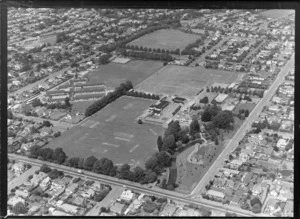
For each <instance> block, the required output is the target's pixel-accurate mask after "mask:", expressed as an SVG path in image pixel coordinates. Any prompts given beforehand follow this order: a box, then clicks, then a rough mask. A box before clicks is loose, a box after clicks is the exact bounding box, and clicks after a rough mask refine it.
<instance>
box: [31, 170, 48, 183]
mask: <svg viewBox="0 0 300 219" xmlns="http://www.w3.org/2000/svg"><path fill="white" fill-rule="evenodd" d="M46 177H47V174H46V173H44V172H39V174H34V175H33V177H32V179H31V183H32V184H33V185H38V184H39V183H40V182H41V181H42V180H43V179H44V178H46Z"/></svg>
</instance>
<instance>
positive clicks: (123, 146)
mask: <svg viewBox="0 0 300 219" xmlns="http://www.w3.org/2000/svg"><path fill="white" fill-rule="evenodd" d="M154 102H155V101H153V100H147V99H141V98H133V97H128V96H123V97H121V98H119V99H117V100H116V101H114V102H112V103H111V104H109V105H108V106H106V107H105V108H103V109H102V110H101V111H99V112H98V113H96V114H94V115H93V116H91V117H88V118H87V119H86V120H84V121H82V122H81V123H79V124H78V125H77V126H75V127H73V128H72V129H70V130H67V131H66V132H65V133H63V134H62V135H61V136H60V137H58V138H57V139H54V140H53V141H51V142H50V143H49V144H48V146H47V147H50V148H53V149H55V148H57V147H61V148H63V150H64V151H65V152H66V154H67V156H68V157H82V158H87V157H89V156H92V155H93V156H95V157H97V158H99V159H100V158H102V157H107V158H108V159H111V160H112V161H113V162H114V164H119V165H120V164H123V163H128V164H130V165H133V166H135V165H141V166H142V165H143V164H144V162H145V160H146V159H147V158H148V157H149V156H150V155H151V154H153V153H154V152H155V151H156V150H157V147H156V140H157V137H158V135H162V134H163V128H162V127H161V126H158V125H155V124H142V125H139V124H138V123H137V121H136V118H137V117H138V116H140V115H141V114H142V113H143V111H144V110H146V109H147V108H148V107H149V106H150V105H151V104H153V103H154Z"/></svg>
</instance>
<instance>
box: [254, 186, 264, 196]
mask: <svg viewBox="0 0 300 219" xmlns="http://www.w3.org/2000/svg"><path fill="white" fill-rule="evenodd" d="M261 192H262V187H261V184H255V185H254V186H253V188H252V194H253V195H260V194H261Z"/></svg>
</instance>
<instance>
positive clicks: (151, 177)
mask: <svg viewBox="0 0 300 219" xmlns="http://www.w3.org/2000/svg"><path fill="white" fill-rule="evenodd" d="M156 180H157V174H156V173H155V172H153V171H151V170H147V171H146V172H145V178H144V181H143V182H144V183H153V182H155V181H156Z"/></svg>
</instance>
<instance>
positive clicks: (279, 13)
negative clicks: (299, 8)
mask: <svg viewBox="0 0 300 219" xmlns="http://www.w3.org/2000/svg"><path fill="white" fill-rule="evenodd" d="M260 14H261V15H263V16H265V17H270V18H282V17H287V16H288V15H290V14H295V10H282V9H276V10H275V9H274V10H267V11H264V12H262V13H260Z"/></svg>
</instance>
